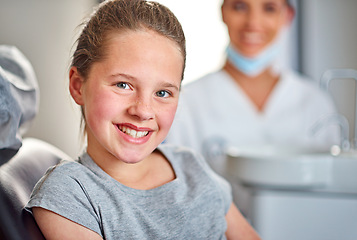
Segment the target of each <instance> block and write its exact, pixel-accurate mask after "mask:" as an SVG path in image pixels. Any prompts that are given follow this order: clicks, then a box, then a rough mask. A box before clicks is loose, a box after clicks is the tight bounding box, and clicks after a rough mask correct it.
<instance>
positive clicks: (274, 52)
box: [226, 42, 280, 77]
mask: <svg viewBox="0 0 357 240" xmlns="http://www.w3.org/2000/svg"><path fill="white" fill-rule="evenodd" d="M226 52H227V58H228V60H229V61H230V62H231V63H232V64H233V65H234V66H235V67H236V68H237V69H238V70H240V71H241V72H243V73H244V74H246V75H248V76H250V77H255V76H257V75H259V74H260V73H262V72H263V71H264V70H265V69H267V67H269V66H270V65H272V64H273V62H274V60H275V59H276V58H277V57H278V55H279V53H280V47H279V44H277V42H275V43H273V44H272V45H271V46H269V47H268V48H267V49H265V50H264V51H263V52H262V53H260V54H258V55H257V56H255V57H253V58H248V57H244V56H243V55H241V54H240V53H238V52H237V51H236V50H235V49H234V48H233V46H232V45H231V44H230V45H228V47H227V49H226Z"/></svg>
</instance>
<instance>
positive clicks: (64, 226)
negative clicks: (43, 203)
mask: <svg viewBox="0 0 357 240" xmlns="http://www.w3.org/2000/svg"><path fill="white" fill-rule="evenodd" d="M32 212H33V215H34V217H35V219H36V222H37V224H38V226H39V227H40V229H41V232H42V233H43V235H44V236H45V238H46V239H47V240H53V239H54V240H56V239H61V240H71V239H88V240H103V238H102V237H101V236H100V235H99V234H98V233H96V232H94V231H92V230H90V229H88V228H86V227H83V226H82V225H79V224H77V223H75V222H72V221H71V220H69V219H67V218H64V217H62V216H60V215H58V214H56V213H54V212H51V211H49V210H46V209H44V208H40V207H34V208H33V209H32Z"/></svg>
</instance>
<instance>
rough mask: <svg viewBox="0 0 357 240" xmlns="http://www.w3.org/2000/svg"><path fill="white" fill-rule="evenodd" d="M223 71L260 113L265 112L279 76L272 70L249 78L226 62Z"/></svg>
mask: <svg viewBox="0 0 357 240" xmlns="http://www.w3.org/2000/svg"><path fill="white" fill-rule="evenodd" d="M223 69H224V70H225V71H226V72H227V73H228V74H229V75H230V76H231V77H232V79H233V80H234V82H235V83H236V84H238V86H239V87H240V88H241V89H242V90H243V91H244V93H245V94H246V95H247V97H248V98H249V99H250V100H251V102H252V103H253V105H254V106H255V107H256V109H257V111H258V112H263V111H264V108H265V106H266V103H267V101H268V99H269V97H270V95H271V93H272V91H273V89H274V87H275V86H276V83H277V82H278V81H279V77H280V76H279V75H277V74H274V73H273V72H272V71H271V69H270V68H268V69H266V70H265V71H263V72H262V73H261V74H259V75H257V76H253V77H250V76H247V75H245V74H243V73H242V72H240V71H239V70H238V69H236V68H235V67H234V66H233V65H232V64H231V63H230V62H229V61H226V63H225V65H224V66H223Z"/></svg>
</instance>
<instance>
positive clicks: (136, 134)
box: [120, 127, 148, 138]
mask: <svg viewBox="0 0 357 240" xmlns="http://www.w3.org/2000/svg"><path fill="white" fill-rule="evenodd" d="M120 130H121V131H122V132H123V133H125V134H127V135H129V136H131V137H133V138H141V137H144V136H146V135H147V134H148V131H136V130H134V129H130V128H127V127H121V128H120Z"/></svg>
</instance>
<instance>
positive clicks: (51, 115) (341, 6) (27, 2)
mask: <svg viewBox="0 0 357 240" xmlns="http://www.w3.org/2000/svg"><path fill="white" fill-rule="evenodd" d="M159 2H161V3H163V4H165V5H166V6H168V7H169V8H170V9H171V10H172V11H173V12H174V13H175V14H176V16H177V17H178V18H179V20H180V21H181V23H182V25H183V28H184V31H185V34H186V38H187V69H186V73H185V79H184V84H185V83H187V82H189V81H194V80H195V79H197V78H198V77H200V76H202V75H204V74H206V73H208V72H211V71H214V70H216V69H218V68H220V66H221V64H222V60H223V59H224V55H223V54H224V51H225V48H226V46H227V44H228V36H227V34H226V29H225V26H224V25H223V23H222V21H221V15H220V4H221V0H194V1H192V0H180V1H174V0H159ZM96 4H98V1H97V0H76V1H73V0H61V1H55V0H0V44H9V45H15V46H17V47H18V48H19V49H20V50H21V51H22V52H23V53H24V54H25V55H26V56H27V57H28V58H29V60H30V62H31V63H32V65H33V67H34V69H35V72H36V75H37V78H38V82H39V85H40V92H41V93H40V94H41V103H40V111H39V114H38V116H37V118H36V119H35V121H34V123H33V126H32V128H31V129H30V131H29V132H28V133H27V136H28V137H36V138H40V139H42V140H45V141H47V142H50V143H51V144H53V145H55V146H57V147H59V148H60V149H62V150H64V151H65V152H66V153H68V154H69V155H70V156H72V157H76V156H77V155H78V153H79V151H81V146H80V144H79V143H78V142H79V140H80V137H79V136H80V134H79V132H80V130H79V122H80V112H79V108H78V107H77V106H76V104H75V103H74V102H73V101H72V100H71V98H70V95H69V92H68V90H67V86H68V84H67V81H68V68H69V64H70V56H71V50H72V47H73V44H74V41H75V39H76V36H77V34H78V32H79V31H80V28H79V27H78V25H79V24H80V23H81V22H82V20H83V19H84V18H85V17H87V16H88V14H89V13H90V12H91V11H92V9H93V7H94V6H95V5H96ZM293 4H294V5H295V6H296V8H297V13H298V14H297V16H296V18H295V21H294V27H293V28H292V31H291V33H290V38H289V43H288V47H289V48H287V51H286V54H285V58H286V59H285V61H286V62H287V63H288V64H291V65H292V66H293V68H295V69H297V70H298V71H299V72H301V73H304V74H306V75H307V76H309V77H311V78H312V79H314V81H319V79H320V77H321V75H322V74H323V73H324V72H325V71H326V70H328V69H333V68H353V69H357V47H356V43H357V28H356V27H355V24H356V22H357V14H356V12H357V11H356V10H357V1H355V0H295V1H293ZM355 85H356V84H355V81H353V80H351V79H347V80H344V81H334V82H333V83H332V84H331V90H332V94H333V97H334V99H335V101H336V104H337V107H338V109H339V111H340V112H341V113H342V114H343V115H345V116H346V117H347V119H348V120H349V122H350V129H351V137H353V131H352V130H353V128H354V121H355V120H354V115H355V108H356V106H355V96H356V92H355V89H356V86H355Z"/></svg>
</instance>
